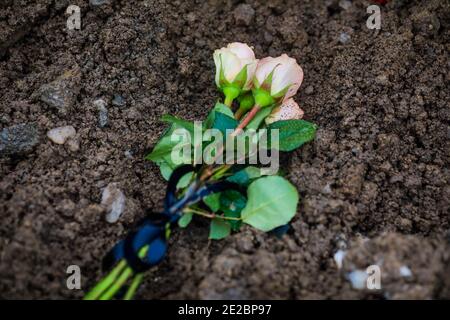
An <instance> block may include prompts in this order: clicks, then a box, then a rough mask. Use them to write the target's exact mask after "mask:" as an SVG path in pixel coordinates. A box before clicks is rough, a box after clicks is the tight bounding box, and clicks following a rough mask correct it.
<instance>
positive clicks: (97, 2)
mask: <svg viewBox="0 0 450 320" xmlns="http://www.w3.org/2000/svg"><path fill="white" fill-rule="evenodd" d="M110 3H111V1H110V0H89V4H90V5H91V6H93V7H96V6H101V5H104V4H110Z"/></svg>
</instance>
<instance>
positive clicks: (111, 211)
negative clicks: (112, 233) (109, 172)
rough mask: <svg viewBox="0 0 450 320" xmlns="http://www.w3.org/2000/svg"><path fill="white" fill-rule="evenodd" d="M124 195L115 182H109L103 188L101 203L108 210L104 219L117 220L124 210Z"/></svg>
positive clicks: (111, 221)
mask: <svg viewBox="0 0 450 320" xmlns="http://www.w3.org/2000/svg"><path fill="white" fill-rule="evenodd" d="M125 201H126V198H125V195H124V194H123V192H122V191H121V190H120V189H119V188H118V187H117V184H116V183H110V184H108V185H107V186H106V188H105V189H103V192H102V203H101V205H102V206H103V207H104V208H105V209H106V210H107V211H108V213H107V215H106V221H107V222H109V223H114V222H117V221H118V220H119V218H120V216H121V215H122V213H123V212H124V210H125Z"/></svg>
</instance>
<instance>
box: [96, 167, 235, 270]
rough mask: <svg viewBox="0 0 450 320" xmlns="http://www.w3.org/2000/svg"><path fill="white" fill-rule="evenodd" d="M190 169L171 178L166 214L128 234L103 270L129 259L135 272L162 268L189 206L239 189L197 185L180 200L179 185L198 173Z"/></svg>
mask: <svg viewBox="0 0 450 320" xmlns="http://www.w3.org/2000/svg"><path fill="white" fill-rule="evenodd" d="M195 170H196V168H195V167H193V166H190V165H185V166H181V167H179V168H177V169H175V170H174V172H173V173H172V175H171V176H170V179H169V183H168V186H167V190H166V197H165V200H164V212H163V213H154V214H151V215H149V216H148V217H147V218H145V219H143V220H142V221H140V222H139V223H138V225H137V227H136V228H135V230H133V231H131V232H130V233H128V235H127V236H126V237H125V239H124V240H121V241H120V242H118V243H117V244H116V245H115V246H114V247H113V248H112V249H111V250H110V251H109V252H108V253H107V254H106V256H105V257H104V258H103V269H104V270H107V269H110V268H111V267H112V266H113V265H115V264H116V263H117V262H119V261H120V260H122V259H125V260H126V261H127V263H128V265H129V266H130V267H131V268H132V269H133V271H134V272H136V273H140V272H144V271H146V270H148V269H150V268H151V267H153V266H155V265H157V264H159V263H160V262H161V261H162V260H163V258H164V256H165V254H166V252H167V237H166V234H167V231H168V230H170V227H171V226H173V225H174V224H175V223H176V222H177V221H178V219H180V217H181V215H182V211H183V209H184V208H186V207H187V206H189V205H191V204H194V203H197V202H198V201H200V200H201V199H203V198H204V197H206V196H207V195H209V194H212V193H216V192H221V191H224V190H227V189H239V188H238V186H237V185H236V184H234V183H231V182H229V181H220V182H215V183H209V184H205V185H203V186H199V182H198V181H197V180H196V181H194V182H193V183H192V184H191V186H190V187H189V188H188V189H187V190H186V192H185V194H184V196H183V197H182V198H180V199H178V198H177V197H176V187H177V184H178V181H179V180H180V179H181V178H182V177H183V176H184V175H185V174H186V173H189V172H192V171H195ZM146 245H148V246H149V248H148V250H147V253H146V254H145V255H144V256H143V257H142V258H141V257H139V253H140V250H141V249H142V248H143V247H145V246H146Z"/></svg>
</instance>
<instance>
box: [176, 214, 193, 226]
mask: <svg viewBox="0 0 450 320" xmlns="http://www.w3.org/2000/svg"><path fill="white" fill-rule="evenodd" d="M192 216H193V213H192V212H186V213H184V214H183V215H182V216H181V218H180V220H178V226H179V227H180V228H186V227H187V226H188V225H189V223H191V221H192Z"/></svg>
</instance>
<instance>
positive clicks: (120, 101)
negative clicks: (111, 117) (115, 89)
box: [111, 94, 126, 107]
mask: <svg viewBox="0 0 450 320" xmlns="http://www.w3.org/2000/svg"><path fill="white" fill-rule="evenodd" d="M111 103H112V104H113V106H116V107H123V106H124V105H125V103H126V101H125V99H124V97H122V96H121V95H120V94H115V95H114V98H113V100H112V101H111Z"/></svg>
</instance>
